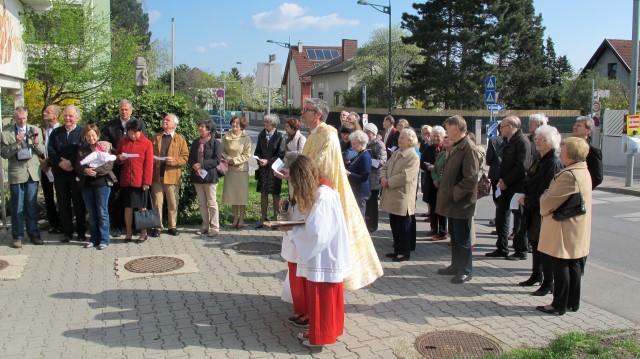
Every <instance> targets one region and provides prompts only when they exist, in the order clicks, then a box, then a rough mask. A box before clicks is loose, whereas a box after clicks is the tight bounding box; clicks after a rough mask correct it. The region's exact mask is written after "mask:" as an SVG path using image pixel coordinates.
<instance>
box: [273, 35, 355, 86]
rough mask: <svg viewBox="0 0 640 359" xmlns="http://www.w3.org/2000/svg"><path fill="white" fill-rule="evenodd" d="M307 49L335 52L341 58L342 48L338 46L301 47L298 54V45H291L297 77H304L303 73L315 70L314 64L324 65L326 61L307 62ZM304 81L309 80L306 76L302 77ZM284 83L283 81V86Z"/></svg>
mask: <svg viewBox="0 0 640 359" xmlns="http://www.w3.org/2000/svg"><path fill="white" fill-rule="evenodd" d="M307 49H318V50H337V51H338V55H339V56H342V47H340V46H312V45H303V46H302V52H298V45H293V44H292V45H291V56H292V60H293V62H295V64H296V70H297V72H298V77H300V76H302V75H304V74H305V73H307V72H309V71H311V70H313V69H314V68H315V64H324V63H325V62H327V60H309V58H308V57H307ZM288 70H289V64H288V63H287V66H286V68H285V73H288ZM303 80H305V81H310V80H311V79H310V78H308V77H307V76H305V77H304V79H303ZM284 83H285V81H283V84H284Z"/></svg>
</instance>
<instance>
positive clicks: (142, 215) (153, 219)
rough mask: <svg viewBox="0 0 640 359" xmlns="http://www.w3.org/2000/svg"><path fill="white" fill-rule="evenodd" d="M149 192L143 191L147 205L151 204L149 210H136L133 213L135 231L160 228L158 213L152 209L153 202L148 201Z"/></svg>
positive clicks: (155, 209)
mask: <svg viewBox="0 0 640 359" xmlns="http://www.w3.org/2000/svg"><path fill="white" fill-rule="evenodd" d="M149 191H150V190H146V191H144V195H145V197H146V199H147V200H146V201H145V202H147V203H149V202H151V208H148V206H147V209H146V210H144V211H141V210H137V211H135V212H133V219H134V220H135V228H136V229H137V230H142V229H150V228H160V212H159V211H158V209H157V208H155V207H153V201H151V200H150V196H149Z"/></svg>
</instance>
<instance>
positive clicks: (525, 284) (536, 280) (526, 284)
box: [518, 277, 542, 287]
mask: <svg viewBox="0 0 640 359" xmlns="http://www.w3.org/2000/svg"><path fill="white" fill-rule="evenodd" d="M538 283H542V281H541V280H540V278H533V277H529V279H527V280H525V281H524V282H520V283H518V284H520V285H521V286H523V287H533V286H534V285H536V284H538Z"/></svg>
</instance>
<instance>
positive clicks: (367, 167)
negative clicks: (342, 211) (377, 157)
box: [347, 150, 371, 198]
mask: <svg viewBox="0 0 640 359" xmlns="http://www.w3.org/2000/svg"><path fill="white" fill-rule="evenodd" d="M347 171H349V172H350V173H351V174H350V175H349V184H350V185H351V189H352V190H353V194H354V196H355V197H356V198H367V197H369V196H370V195H371V186H370V185H369V174H370V173H371V155H370V154H369V150H364V151H362V152H360V153H358V156H357V157H356V158H354V159H353V160H352V161H351V164H350V165H349V168H347Z"/></svg>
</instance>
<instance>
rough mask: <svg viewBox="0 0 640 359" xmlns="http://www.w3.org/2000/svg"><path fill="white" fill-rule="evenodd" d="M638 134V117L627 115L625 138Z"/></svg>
mask: <svg viewBox="0 0 640 359" xmlns="http://www.w3.org/2000/svg"><path fill="white" fill-rule="evenodd" d="M639 134H640V115H627V136H633V135H639Z"/></svg>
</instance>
